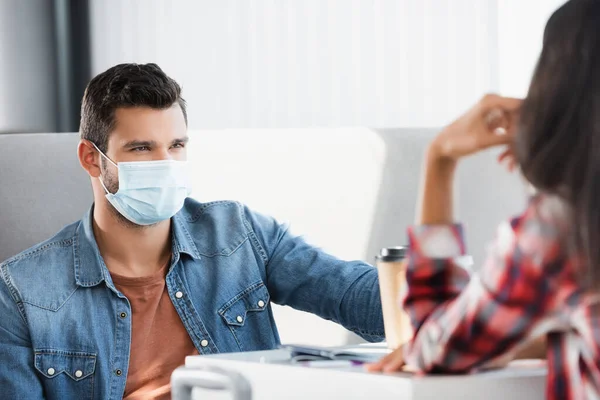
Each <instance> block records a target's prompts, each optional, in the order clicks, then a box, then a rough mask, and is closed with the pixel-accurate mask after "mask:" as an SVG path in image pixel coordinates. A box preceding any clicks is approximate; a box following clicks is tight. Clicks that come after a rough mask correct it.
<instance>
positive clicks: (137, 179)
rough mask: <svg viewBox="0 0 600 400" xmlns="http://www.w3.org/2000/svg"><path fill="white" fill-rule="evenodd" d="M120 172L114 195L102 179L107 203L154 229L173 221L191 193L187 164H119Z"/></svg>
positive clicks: (158, 162)
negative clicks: (158, 223) (173, 217)
mask: <svg viewBox="0 0 600 400" xmlns="http://www.w3.org/2000/svg"><path fill="white" fill-rule="evenodd" d="M94 147H95V148H96V150H98V152H99V153H100V154H101V155H102V156H103V157H104V158H106V159H107V160H108V161H109V162H110V163H111V164H113V165H114V166H115V167H117V169H118V170H119V190H118V191H117V193H110V192H109V191H108V189H107V188H106V186H105V185H104V182H102V178H100V183H101V184H102V187H103V188H104V191H105V192H106V199H107V200H108V201H109V202H110V204H112V206H113V207H114V208H116V209H117V211H119V213H121V215H123V216H124V217H125V218H127V219H128V220H129V221H131V222H133V223H134V224H137V225H152V224H155V223H157V222H161V221H164V220H167V219H169V218H171V217H172V216H173V215H175V214H176V213H177V212H178V211H179V210H181V208H182V207H183V203H184V201H185V199H186V197H188V195H189V194H190V193H191V186H190V183H189V176H188V169H187V162H186V161H175V160H159V161H133V162H119V163H118V164H115V163H114V162H113V161H112V160H111V159H110V158H108V157H107V156H106V155H105V154H104V153H103V152H101V151H100V149H98V147H96V145H95V144H94Z"/></svg>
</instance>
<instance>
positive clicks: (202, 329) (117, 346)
mask: <svg viewBox="0 0 600 400" xmlns="http://www.w3.org/2000/svg"><path fill="white" fill-rule="evenodd" d="M92 215H93V207H92V209H91V210H90V211H89V212H88V213H87V214H86V216H85V217H84V218H83V219H82V220H81V221H79V222H77V223H74V224H72V225H70V226H67V227H66V228H64V229H63V230H62V231H61V232H59V233H58V234H57V235H56V236H54V237H53V238H52V239H50V240H48V241H46V242H43V243H41V244H39V245H37V246H35V247H33V248H31V249H29V250H27V251H25V252H23V253H21V254H19V255H17V256H15V257H13V258H11V259H10V260H8V261H6V262H4V263H3V264H1V265H0V273H1V277H2V281H1V282H0V398H3V399H4V398H6V399H29V400H30V399H39V398H48V399H60V400H68V399H77V400H84V399H121V397H122V395H123V392H124V389H125V382H126V379H127V368H128V363H129V349H130V341H131V318H130V317H131V307H130V304H129V301H128V300H127V298H126V297H125V296H123V294H121V293H120V292H119V291H118V290H117V289H116V288H115V286H114V284H113V282H112V279H111V276H110V273H109V271H108V269H107V268H106V265H105V264H104V261H103V259H102V256H101V254H100V252H99V250H98V246H97V244H96V241H95V239H94V233H93V229H92V218H93V217H92ZM171 222H172V224H171V225H172V261H171V265H170V268H169V271H168V273H167V276H166V286H167V289H168V292H169V296H170V298H171V301H172V302H173V305H174V306H175V309H176V310H177V313H178V314H179V316H180V317H181V321H182V322H183V325H184V326H185V328H186V330H187V331H188V333H189V335H190V338H191V339H192V341H193V343H194V345H195V347H196V348H197V349H198V352H199V353H200V354H216V353H223V352H238V351H252V350H264V349H273V348H275V347H277V346H278V345H279V335H278V333H277V327H276V326H275V322H274V319H273V313H272V311H271V307H270V302H274V303H276V304H282V305H289V306H291V307H293V308H296V309H299V310H304V311H308V312H311V313H314V314H317V315H319V316H320V317H322V318H325V319H328V320H332V321H335V322H338V323H340V324H342V325H343V326H345V327H346V328H348V329H349V330H351V331H354V332H355V333H357V334H358V335H360V336H362V337H363V338H365V339H367V340H369V341H378V340H382V339H383V335H384V332H383V318H382V311H381V303H380V299H379V287H378V279H377V272H376V270H375V269H374V268H373V267H372V266H369V265H367V264H365V263H362V262H358V261H356V262H347V261H341V260H339V259H337V258H335V257H333V256H331V255H328V254H326V253H325V252H323V251H322V250H320V249H318V248H316V247H313V246H311V245H309V244H307V243H306V242H305V241H304V240H303V239H302V238H301V237H297V236H293V235H292V234H291V233H290V232H289V231H288V230H287V228H286V226H284V225H280V224H278V223H277V222H276V221H275V220H273V219H272V218H268V217H265V216H262V215H260V214H257V213H254V212H251V211H250V210H249V209H248V208H246V207H245V206H243V205H241V204H239V203H236V202H229V201H221V202H212V203H204V204H202V203H198V202H196V201H194V200H191V199H187V200H186V203H185V205H184V207H183V209H182V210H181V211H180V212H179V213H177V214H176V215H175V216H174V217H173V218H172V220H171Z"/></svg>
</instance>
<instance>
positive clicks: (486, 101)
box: [479, 94, 523, 113]
mask: <svg viewBox="0 0 600 400" xmlns="http://www.w3.org/2000/svg"><path fill="white" fill-rule="evenodd" d="M522 103H523V100H522V99H517V98H514V97H502V96H498V95H497V94H487V95H485V96H483V98H482V99H481V101H480V102H479V104H480V106H481V108H482V111H483V112H484V113H487V112H489V111H490V110H492V109H494V108H500V109H502V110H504V111H508V112H512V111H516V110H518V109H519V108H520V107H521V104H522Z"/></svg>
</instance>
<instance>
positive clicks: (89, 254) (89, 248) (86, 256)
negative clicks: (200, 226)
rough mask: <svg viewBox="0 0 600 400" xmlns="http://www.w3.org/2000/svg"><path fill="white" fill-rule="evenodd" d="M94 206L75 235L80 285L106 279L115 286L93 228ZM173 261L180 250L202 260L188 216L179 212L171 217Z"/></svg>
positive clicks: (96, 282) (77, 271) (91, 284)
mask: <svg viewBox="0 0 600 400" xmlns="http://www.w3.org/2000/svg"><path fill="white" fill-rule="evenodd" d="M93 218H94V206H93V205H92V207H91V208H90V209H89V210H88V211H87V213H86V214H85V216H84V217H83V219H82V220H81V221H80V223H79V226H78V227H77V230H76V231H75V235H74V237H73V259H74V268H75V281H76V283H77V285H79V286H84V287H92V286H96V285H98V284H100V283H101V282H102V281H106V282H107V284H108V285H109V286H110V287H111V288H114V285H113V283H112V279H111V276H110V272H109V271H108V268H107V267H106V265H105V264H104V260H103V258H102V255H101V254H100V249H99V248H98V244H97V243H96V238H95V236H94V229H93ZM171 231H172V235H173V236H172V248H173V250H172V251H173V258H172V259H173V262H174V263H176V262H177V261H179V258H180V253H185V254H187V255H189V256H190V257H192V258H194V259H197V260H199V259H200V253H199V251H198V248H197V247H196V244H195V243H194V241H193V240H192V236H191V235H190V233H189V231H188V229H187V228H186V226H185V221H184V219H183V218H182V217H181V216H179V215H178V214H176V215H175V216H174V217H173V218H171Z"/></svg>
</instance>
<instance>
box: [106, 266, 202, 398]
mask: <svg viewBox="0 0 600 400" xmlns="http://www.w3.org/2000/svg"><path fill="white" fill-rule="evenodd" d="M168 266H169V264H167V265H165V266H164V267H163V268H161V270H160V271H158V272H157V273H155V274H153V275H150V276H145V277H140V278H129V277H125V276H120V275H117V274H111V276H112V279H113V283H114V284H115V287H116V288H117V289H118V290H120V291H121V293H123V294H124V295H125V297H127V299H129V303H130V304H131V311H132V316H131V318H132V321H131V323H132V325H131V350H130V353H129V372H128V373H127V383H126V385H125V393H124V394H123V399H125V400H138V399H156V400H167V399H170V398H171V383H170V381H171V373H172V372H173V371H174V370H175V368H177V367H179V366H181V365H183V364H184V362H185V357H186V356H189V355H193V354H198V351H197V350H196V348H195V347H194V344H193V342H192V340H191V339H190V336H189V335H188V333H187V331H186V330H185V327H184V326H183V323H182V322H181V319H180V318H179V315H178V314H177V311H176V310H175V307H174V306H173V303H172V302H171V299H170V298H169V293H168V291H167V285H166V282H165V276H166V273H167V269H168Z"/></svg>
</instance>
